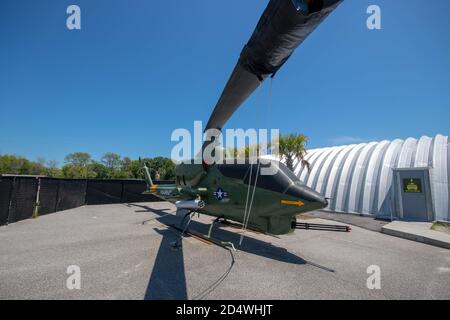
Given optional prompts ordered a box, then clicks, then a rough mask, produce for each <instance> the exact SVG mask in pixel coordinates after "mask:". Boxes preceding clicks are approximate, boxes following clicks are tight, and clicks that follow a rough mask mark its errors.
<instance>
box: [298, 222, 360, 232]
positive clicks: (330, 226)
mask: <svg viewBox="0 0 450 320" xmlns="http://www.w3.org/2000/svg"><path fill="white" fill-rule="evenodd" d="M293 226H294V228H295V229H304V230H322V231H336V232H350V230H352V228H351V227H350V226H339V225H335V224H318V223H303V222H295V224H294V225H293Z"/></svg>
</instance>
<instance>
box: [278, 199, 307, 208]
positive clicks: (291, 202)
mask: <svg viewBox="0 0 450 320" xmlns="http://www.w3.org/2000/svg"><path fill="white" fill-rule="evenodd" d="M281 204H287V205H289V206H298V207H301V206H303V205H305V203H304V202H302V201H300V200H298V201H291V200H281Z"/></svg>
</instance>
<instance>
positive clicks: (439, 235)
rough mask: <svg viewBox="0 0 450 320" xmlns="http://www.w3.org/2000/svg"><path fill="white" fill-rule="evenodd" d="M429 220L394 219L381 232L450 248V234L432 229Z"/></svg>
mask: <svg viewBox="0 0 450 320" xmlns="http://www.w3.org/2000/svg"><path fill="white" fill-rule="evenodd" d="M431 226H432V223H429V222H407V221H393V222H391V223H389V224H387V225H384V226H383V228H382V230H381V232H383V233H385V234H389V235H391V236H396V237H400V238H404V239H408V240H413V241H417V242H422V243H426V244H430V245H433V246H436V247H441V248H445V249H450V234H448V233H445V232H441V231H435V230H431Z"/></svg>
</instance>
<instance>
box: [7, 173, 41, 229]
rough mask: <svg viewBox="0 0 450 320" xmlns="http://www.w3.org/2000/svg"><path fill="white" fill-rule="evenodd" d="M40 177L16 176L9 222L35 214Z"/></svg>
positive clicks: (13, 184)
mask: <svg viewBox="0 0 450 320" xmlns="http://www.w3.org/2000/svg"><path fill="white" fill-rule="evenodd" d="M37 186H38V179H37V178H34V177H20V178H19V177H15V178H14V179H13V183H12V192H11V196H10V197H11V198H10V207H9V213H8V223H12V222H17V221H20V220H24V219H28V218H31V217H32V216H33V211H34V208H35V204H36V194H37Z"/></svg>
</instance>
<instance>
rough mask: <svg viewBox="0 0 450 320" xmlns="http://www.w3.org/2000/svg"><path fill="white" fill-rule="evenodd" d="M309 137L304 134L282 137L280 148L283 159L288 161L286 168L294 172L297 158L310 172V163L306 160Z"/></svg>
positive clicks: (280, 137)
mask: <svg viewBox="0 0 450 320" xmlns="http://www.w3.org/2000/svg"><path fill="white" fill-rule="evenodd" d="M307 143H308V137H306V136H305V135H303V134H294V133H291V134H287V135H280V136H279V142H278V148H279V151H278V152H279V154H280V157H281V158H284V159H285V160H286V166H287V167H288V168H289V170H291V171H294V160H295V159H296V158H297V159H298V160H299V161H300V162H301V164H302V165H303V166H305V167H306V168H307V169H308V170H309V162H308V161H306V160H305V156H306V144H307Z"/></svg>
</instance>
